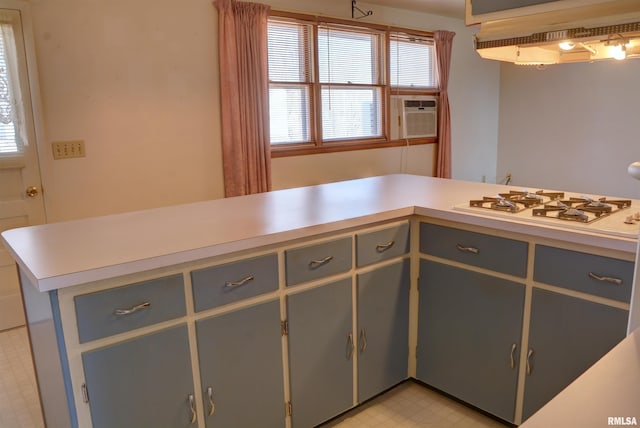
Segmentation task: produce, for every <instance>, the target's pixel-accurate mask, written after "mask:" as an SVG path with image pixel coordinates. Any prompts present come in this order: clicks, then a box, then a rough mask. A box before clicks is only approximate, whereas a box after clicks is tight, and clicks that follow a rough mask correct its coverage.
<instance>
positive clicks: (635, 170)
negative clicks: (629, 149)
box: [627, 162, 640, 180]
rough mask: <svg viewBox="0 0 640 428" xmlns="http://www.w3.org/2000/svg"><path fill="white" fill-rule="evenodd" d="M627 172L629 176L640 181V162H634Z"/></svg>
mask: <svg viewBox="0 0 640 428" xmlns="http://www.w3.org/2000/svg"><path fill="white" fill-rule="evenodd" d="M627 172H629V175H630V176H632V177H633V178H635V179H638V180H640V162H634V163H632V164H631V165H629V168H627Z"/></svg>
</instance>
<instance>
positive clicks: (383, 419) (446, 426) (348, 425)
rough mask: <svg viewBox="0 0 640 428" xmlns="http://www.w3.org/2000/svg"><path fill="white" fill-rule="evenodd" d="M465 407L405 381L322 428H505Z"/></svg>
mask: <svg viewBox="0 0 640 428" xmlns="http://www.w3.org/2000/svg"><path fill="white" fill-rule="evenodd" d="M506 426H507V425H504V424H502V423H500V422H498V421H496V420H494V419H492V418H489V417H488V416H485V415H483V414H482V413H479V412H477V411H475V410H473V409H470V408H469V407H466V406H464V405H462V404H460V403H458V402H456V401H454V400H451V399H449V398H447V397H445V396H443V395H441V394H439V393H437V392H435V391H432V390H430V389H428V388H425V387H423V386H421V385H418V384H417V383H414V382H405V383H403V384H401V385H398V386H397V387H395V388H394V389H392V390H390V391H388V392H387V393H385V394H383V395H381V396H379V397H376V398H375V399H373V400H371V401H370V402H368V403H365V404H364V405H363V406H361V407H359V408H357V409H354V410H352V411H350V412H348V413H346V414H345V415H343V416H341V417H340V418H338V419H335V420H332V421H330V422H328V423H326V424H324V425H322V428H356V427H357V428H505V427H506Z"/></svg>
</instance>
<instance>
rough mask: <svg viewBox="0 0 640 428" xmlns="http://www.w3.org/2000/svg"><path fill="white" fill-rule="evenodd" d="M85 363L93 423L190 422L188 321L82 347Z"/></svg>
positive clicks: (134, 427) (127, 427) (128, 427)
mask: <svg viewBox="0 0 640 428" xmlns="http://www.w3.org/2000/svg"><path fill="white" fill-rule="evenodd" d="M82 363H83V366H84V375H85V382H86V389H87V397H88V399H89V406H90V409H91V420H92V422H93V428H113V427H118V428H140V427H162V426H166V427H169V426H170V427H188V426H190V425H191V421H192V418H194V417H195V413H194V412H195V403H194V402H193V400H194V399H193V393H194V389H193V377H192V372H191V356H190V353H189V338H188V333H187V326H186V324H182V325H179V326H176V327H173V328H169V329H166V330H162V331H159V332H156V333H152V334H147V335H144V336H140V337H137V338H135V339H131V340H128V341H125V342H120V343H116V344H114V345H110V346H106V347H103V348H98V349H95V350H92V351H87V352H84V353H83V354H82ZM192 409H194V410H193V412H192Z"/></svg>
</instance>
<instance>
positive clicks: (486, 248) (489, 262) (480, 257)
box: [420, 223, 528, 278]
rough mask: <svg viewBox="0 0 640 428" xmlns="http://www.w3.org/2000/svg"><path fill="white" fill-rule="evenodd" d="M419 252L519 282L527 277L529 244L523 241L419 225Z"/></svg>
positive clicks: (432, 225) (425, 224) (436, 226)
mask: <svg viewBox="0 0 640 428" xmlns="http://www.w3.org/2000/svg"><path fill="white" fill-rule="evenodd" d="M420 251H421V252H422V253H424V254H430V255H433V256H436V257H441V258H444V259H448V260H453V261H456V262H460V263H464V264H467V265H470V266H477V267H480V268H484V269H489V270H492V271H495V272H501V273H506V274H508V275H513V276H517V277H520V278H524V277H525V276H526V275H527V254H528V244H527V243H526V242H524V241H517V240H514V239H508V238H502V237H499V236H493V235H487V234H484V233H477V232H470V231H468V230H462V229H456V228H452V227H447V226H440V225H437V224H431V223H420Z"/></svg>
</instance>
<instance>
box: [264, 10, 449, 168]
mask: <svg viewBox="0 0 640 428" xmlns="http://www.w3.org/2000/svg"><path fill="white" fill-rule="evenodd" d="M327 21H329V22H327ZM414 33H416V32H414ZM268 53H269V111H270V129H271V148H272V156H274V157H279V156H288V155H298V154H310V153H318V152H330V151H342V150H356V149H368V148H375V147H389V146H394V145H406V144H407V143H408V141H406V140H397V139H396V140H394V139H392V138H390V135H391V133H390V127H391V126H394V125H395V121H392V120H390V108H389V105H390V101H391V98H392V97H396V96H401V95H435V94H437V93H438V91H437V85H436V81H435V73H434V70H435V65H434V64H435V62H434V61H435V59H434V54H433V39H432V37H431V33H420V32H417V34H412V33H411V32H409V30H400V29H391V28H389V27H382V26H376V25H354V23H352V22H350V21H346V22H345V21H341V20H333V19H331V20H330V19H326V20H325V19H322V20H321V19H320V18H315V17H308V16H304V15H292V14H288V13H283V12H274V15H272V16H271V18H270V19H269V24H268ZM435 141H436V138H435V137H433V138H419V139H414V140H413V141H411V144H424V143H432V142H435Z"/></svg>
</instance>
